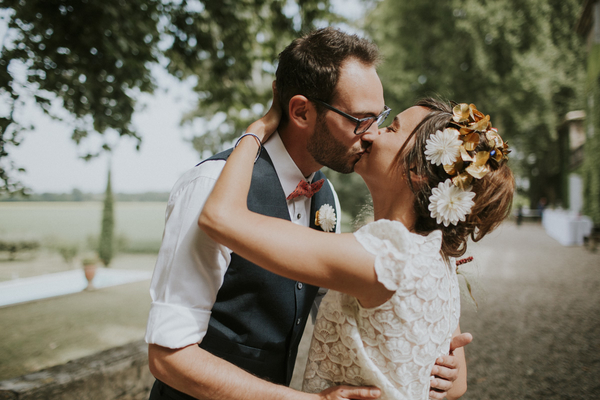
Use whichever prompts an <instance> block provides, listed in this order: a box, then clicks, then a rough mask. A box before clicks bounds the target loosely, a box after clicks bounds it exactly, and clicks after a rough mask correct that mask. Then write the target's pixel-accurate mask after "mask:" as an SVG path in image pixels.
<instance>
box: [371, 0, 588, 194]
mask: <svg viewBox="0 0 600 400" xmlns="http://www.w3.org/2000/svg"><path fill="white" fill-rule="evenodd" d="M581 3H582V2H581V1H580V0H526V1H523V0H493V1H491V0H442V1H440V0H420V1H411V0H383V1H382V2H380V3H379V4H378V5H377V7H376V9H375V10H374V11H373V13H371V15H370V16H369V19H368V23H367V24H366V26H367V28H366V29H367V31H368V32H369V34H370V35H371V36H372V37H373V39H374V40H375V42H376V43H377V44H378V45H379V46H380V48H381V50H382V53H383V54H384V56H385V62H384V64H383V65H382V66H381V68H380V69H379V72H380V76H381V79H382V82H383V85H384V89H385V97H386V102H387V103H388V104H389V105H390V106H392V108H393V109H394V112H396V111H398V110H402V109H404V108H406V107H410V106H411V105H412V104H413V103H414V101H415V100H416V99H418V98H421V97H425V96H431V95H434V96H441V97H443V98H446V99H451V100H454V101H457V102H467V103H474V104H476V105H477V107H478V109H480V110H482V111H483V112H485V113H486V114H490V115H491V116H492V122H493V124H494V126H496V127H498V128H499V129H500V133H501V134H502V136H503V137H504V138H506V139H508V141H509V143H510V145H511V147H512V149H513V153H512V154H511V166H512V168H513V170H515V171H517V173H518V174H519V175H521V176H522V177H524V178H525V179H524V180H522V181H519V182H518V183H521V189H522V190H524V189H526V188H527V185H526V184H524V183H526V182H530V184H531V187H530V188H529V191H528V192H529V195H530V199H531V201H532V202H534V201H537V199H538V198H539V197H541V196H544V195H545V196H547V195H548V194H547V193H545V192H544V191H547V190H551V189H552V187H553V184H552V182H551V181H552V180H553V179H554V178H555V176H556V174H557V172H558V169H559V167H560V166H559V165H558V164H559V163H558V162H557V155H558V151H559V149H558V137H557V129H558V126H559V124H560V122H561V121H562V119H563V118H564V116H565V114H566V113H567V112H568V111H571V110H574V109H580V108H581V107H582V104H580V101H581V99H582V96H581V93H582V87H583V86H582V83H583V78H584V71H583V65H584V64H583V60H584V52H583V43H582V41H581V39H580V38H579V37H578V36H577V35H576V34H575V31H574V27H575V23H576V21H577V17H578V14H579V12H580V9H581Z"/></svg>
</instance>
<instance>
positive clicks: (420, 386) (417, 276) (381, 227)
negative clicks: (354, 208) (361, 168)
mask: <svg viewBox="0 0 600 400" xmlns="http://www.w3.org/2000/svg"><path fill="white" fill-rule="evenodd" d="M354 235H355V236H356V239H357V240H358V241H359V242H360V243H361V244H362V245H363V246H364V248H365V249H366V250H367V251H368V252H370V253H372V254H374V255H375V256H376V259H375V271H376V273H377V277H378V279H379V281H380V282H381V283H383V284H384V285H385V287H386V288H388V289H389V290H393V291H395V293H394V295H393V296H392V298H391V299H390V300H388V301H387V302H386V303H384V304H382V305H381V306H379V307H375V308H369V309H366V308H363V307H361V305H360V304H359V303H358V301H357V300H356V298H354V297H351V296H349V295H346V294H343V293H340V292H336V291H332V290H330V291H329V292H328V293H327V295H326V296H325V297H324V298H323V301H322V303H321V306H320V308H319V314H318V316H317V321H316V323H315V329H314V333H313V338H312V342H311V346H310V352H309V355H308V363H307V365H306V370H305V373H304V384H303V390H304V391H305V392H309V393H317V392H320V391H322V390H323V389H326V388H328V387H330V386H335V385H339V384H349V385H356V386H358V385H373V386H377V387H379V388H380V389H381V390H382V392H383V393H382V396H381V399H382V400H385V399H398V400H405V399H411V400H416V399H419V400H420V399H423V400H426V399H428V397H429V396H428V394H429V381H430V374H431V368H432V367H433V365H434V364H435V360H436V358H437V357H439V356H441V355H443V354H448V351H449V349H450V340H451V338H452V334H453V333H454V331H455V330H456V328H457V326H458V320H459V316H460V297H459V296H460V294H459V288H458V281H457V277H456V273H455V270H456V263H455V261H454V260H451V263H450V264H451V265H448V264H447V263H445V262H444V261H443V259H442V257H441V255H440V248H441V244H442V234H441V232H440V231H434V232H432V233H430V234H429V235H428V236H420V235H417V234H414V233H411V232H409V231H408V230H407V229H406V228H405V227H404V225H402V224H401V223H400V222H396V221H389V220H378V221H376V222H373V223H370V224H368V225H366V226H364V227H363V228H361V229H360V230H358V231H357V232H356V233H355V234H354Z"/></svg>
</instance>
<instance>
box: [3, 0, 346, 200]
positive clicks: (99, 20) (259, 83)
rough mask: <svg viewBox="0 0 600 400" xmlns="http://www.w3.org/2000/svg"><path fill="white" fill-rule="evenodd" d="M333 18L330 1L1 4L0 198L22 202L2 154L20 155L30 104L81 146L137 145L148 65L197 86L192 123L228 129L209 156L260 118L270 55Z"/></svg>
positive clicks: (208, 141)
mask: <svg viewBox="0 0 600 400" xmlns="http://www.w3.org/2000/svg"><path fill="white" fill-rule="evenodd" d="M284 8H285V10H284ZM329 8H330V5H329V2H328V0H297V1H281V0H245V1H239V0H221V1H214V0H212V1H211V0H206V1H187V0H181V1H167V0H165V1H161V0H104V1H102V2H98V1H91V0H0V9H1V10H2V11H3V12H4V14H3V15H4V16H5V17H6V18H8V27H9V31H8V34H7V35H6V37H5V38H4V40H3V42H2V51H1V53H0V100H1V101H2V102H3V103H5V104H6V105H7V107H5V108H6V110H3V111H5V112H3V114H2V115H0V129H1V137H0V161H1V164H0V192H5V193H18V192H23V191H24V187H23V186H22V184H21V183H20V182H19V181H18V179H17V178H16V176H17V173H18V171H19V168H20V167H19V166H16V165H14V163H12V162H11V161H10V157H9V154H7V149H6V147H5V144H7V143H10V144H12V145H18V144H19V143H20V142H21V140H22V139H23V134H24V133H25V132H26V130H27V129H30V127H28V126H23V125H22V123H21V121H20V120H19V111H20V109H22V108H23V107H24V105H25V103H26V102H27V101H31V100H32V99H33V100H34V101H35V102H36V103H37V104H38V105H39V106H40V107H41V108H42V109H43V110H44V111H45V112H46V113H47V114H49V115H50V116H52V117H54V118H57V119H66V118H65V117H64V115H65V114H64V111H65V110H66V111H67V112H68V114H69V115H68V116H69V117H72V118H73V120H72V125H73V127H72V129H73V130H72V132H73V133H72V137H73V140H75V141H76V142H77V143H79V142H80V141H81V139H82V138H84V137H86V136H88V135H90V134H92V133H98V134H104V133H105V132H106V131H107V130H114V131H116V132H118V134H119V135H121V136H131V137H134V138H137V139H138V140H139V141H141V139H142V138H141V137H139V136H138V134H137V133H136V132H135V131H134V130H133V128H132V126H131V117H132V113H133V111H134V106H135V99H136V95H137V94H138V93H139V92H152V91H153V90H154V88H155V82H154V81H153V77H152V74H151V69H152V67H153V65H161V66H162V67H164V68H166V69H167V70H168V71H169V72H170V73H171V74H173V75H174V76H176V77H177V78H179V79H185V78H188V77H190V76H192V77H193V78H194V79H195V80H196V84H195V88H194V89H195V90H196V91H197V92H198V94H199V102H198V109H197V111H196V112H194V113H193V115H190V116H188V117H187V119H188V120H190V119H193V118H195V117H207V118H209V119H210V118H212V117H214V116H215V115H217V116H219V117H220V118H221V119H222V120H223V121H224V122H223V123H222V124H220V126H219V127H218V128H217V129H215V130H213V131H208V132H207V133H206V134H204V135H202V136H200V137H197V138H195V139H194V141H193V143H194V147H195V148H196V149H198V151H200V152H202V151H204V150H208V151H211V152H215V151H216V150H218V149H219V148H220V146H221V143H223V142H226V141H230V140H232V139H233V137H234V136H236V135H237V134H238V133H239V131H240V130H241V129H243V128H244V127H245V126H246V124H247V123H248V121H250V120H252V119H253V118H254V117H255V116H257V115H260V114H261V113H262V111H263V104H265V103H266V102H267V101H268V99H269V97H270V82H271V80H272V78H273V73H274V70H275V67H274V62H275V60H276V58H277V54H278V53H279V51H281V49H283V48H284V47H285V45H287V44H288V43H289V42H290V41H291V40H293V39H294V38H295V37H297V36H298V35H299V32H301V31H306V30H309V29H311V28H313V27H314V26H315V25H314V24H315V23H316V22H318V21H325V22H324V23H325V24H326V23H328V22H331V21H334V20H335V18H334V16H333V14H331V13H330V11H329ZM324 23H323V22H322V23H321V25H323V24H324ZM55 100H58V103H59V104H58V106H56V102H55ZM103 149H104V150H110V145H109V144H108V143H105V144H104V146H103ZM94 155H95V154H89V155H88V156H87V157H88V158H89V157H93V156H94Z"/></svg>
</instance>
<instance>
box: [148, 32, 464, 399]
mask: <svg viewBox="0 0 600 400" xmlns="http://www.w3.org/2000/svg"><path fill="white" fill-rule="evenodd" d="M378 58H379V55H378V51H377V48H376V47H375V46H374V45H373V44H371V43H370V42H368V41H366V40H364V39H360V38H358V37H356V36H350V35H347V34H344V33H342V32H339V31H337V30H334V29H331V28H327V29H323V30H319V31H316V32H313V33H311V34H309V35H307V36H306V37H303V38H300V39H297V40H295V41H294V42H293V43H292V44H291V45H290V46H288V47H287V48H286V49H285V50H284V51H283V52H282V53H281V55H280V60H279V66H278V69H277V80H276V85H277V91H278V95H279V102H280V104H281V106H282V110H283V117H282V121H281V124H280V127H279V130H278V134H274V135H273V137H272V138H271V139H269V141H268V142H267V143H266V144H265V146H264V151H263V152H262V153H261V154H260V157H258V158H257V161H256V164H255V168H254V172H253V179H252V187H251V189H250V194H249V198H248V206H249V208H250V209H251V210H253V211H256V212H260V213H261V214H265V215H270V216H274V217H278V218H283V219H288V220H291V221H292V222H294V223H297V224H301V225H305V226H311V227H313V228H315V229H320V227H319V226H316V224H315V212H316V210H318V209H319V208H320V207H321V206H322V205H325V204H328V205H330V206H333V207H334V210H335V214H336V215H337V216H339V215H340V214H339V202H338V200H337V196H336V194H335V192H334V191H333V189H332V187H331V186H330V184H329V182H328V181H327V180H326V179H324V177H323V175H322V173H321V172H320V171H319V169H320V168H321V167H322V166H323V165H326V166H328V167H330V168H332V169H334V170H337V171H340V172H345V173H348V172H352V171H353V169H354V164H355V163H356V162H357V161H358V160H359V159H360V157H361V155H362V154H363V153H364V152H365V150H367V149H368V147H369V146H370V143H371V140H372V138H373V137H374V136H375V135H377V126H378V124H379V123H381V122H382V121H383V119H385V116H387V114H388V113H389V109H387V107H385V104H384V101H383V88H382V86H381V82H380V80H379V77H378V76H377V72H376V70H375V67H376V65H377V63H378ZM227 155H228V152H225V153H221V154H219V155H217V156H215V157H212V158H211V159H209V160H207V161H205V162H203V163H201V164H199V165H198V166H197V167H195V168H193V169H192V170H190V171H188V172H187V173H186V174H185V175H184V176H183V177H182V178H181V179H180V180H179V181H178V182H177V184H176V185H175V187H174V189H173V191H172V193H171V197H170V199H169V204H168V207H167V216H166V224H165V232H164V237H163V244H162V246H161V250H160V253H159V257H158V260H157V265H156V269H155V273H154V277H153V280H152V288H151V294H152V300H153V302H152V308H151V311H150V316H149V320H148V329H147V333H146V341H147V342H148V343H149V362H150V369H151V371H152V373H153V374H154V376H155V377H156V378H157V381H156V383H155V385H154V387H153V390H152V394H151V397H150V398H151V399H152V400H155V399H190V398H199V399H261V400H262V399H264V400H266V399H275V398H277V399H279V398H286V399H287V398H308V397H311V398H314V397H315V395H309V394H306V393H300V392H296V391H294V390H292V389H289V388H287V387H286V386H284V385H288V384H289V382H290V379H291V375H292V370H293V365H294V360H295V358H296V353H297V349H298V343H299V341H300V337H301V334H302V331H303V329H304V326H305V324H306V320H307V318H308V314H309V311H310V308H311V305H312V303H313V300H314V298H315V295H316V293H317V288H315V287H312V286H310V285H305V284H303V283H302V282H293V281H290V280H288V279H285V278H282V277H279V276H276V275H274V274H271V273H269V272H267V271H264V270H262V269H261V268H259V267H258V266H256V265H254V264H252V263H250V262H248V261H246V260H244V259H242V258H241V257H239V256H237V255H236V254H234V253H231V252H230V251H229V250H228V249H227V248H225V247H224V246H221V245H219V244H217V243H215V242H213V241H211V240H210V239H208V237H207V236H206V235H205V234H204V233H203V232H202V231H201V230H200V229H199V228H198V226H197V225H196V221H197V220H198V215H199V213H200V211H201V209H202V207H203V205H204V202H205V200H206V198H207V196H208V194H209V193H210V191H211V190H212V187H213V185H214V181H215V180H216V178H217V177H218V175H219V174H220V172H221V170H222V168H223V165H224V161H225V159H226V158H227ZM298 182H300V183H298ZM313 185H314V186H313ZM303 193H304V194H303ZM298 194H300V195H299V196H296V195H298ZM338 219H339V217H338ZM335 231H336V232H339V223H337V224H336V227H335ZM298 245H299V246H302V244H301V243H299V244H298ZM307 251H310V249H307ZM452 359H453V358H452V357H447V360H448V361H450V362H452ZM440 368H441V370H440V371H441V372H439V373H438V375H440V376H444V374H446V375H448V376H450V378H452V376H453V373H455V372H454V371H452V370H451V369H448V368H443V367H440ZM438 383H439V381H438ZM448 385H450V386H451V383H449V382H448V381H445V380H442V381H441V383H439V388H440V389H442V390H445V389H447V387H448ZM378 395H379V391H378V390H371V389H369V388H350V387H337V388H331V389H328V390H327V391H325V392H323V393H321V394H320V397H321V398H327V399H349V398H353V399H372V398H376V397H378ZM190 396H191V397H190Z"/></svg>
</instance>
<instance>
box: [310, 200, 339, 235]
mask: <svg viewBox="0 0 600 400" xmlns="http://www.w3.org/2000/svg"><path fill="white" fill-rule="evenodd" d="M336 222H337V217H336V216H335V210H334V209H333V207H331V206H330V205H329V204H323V205H322V206H321V208H319V211H317V212H316V213H315V225H316V226H320V227H321V229H323V231H325V232H331V231H333V229H334V228H335V223H336Z"/></svg>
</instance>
